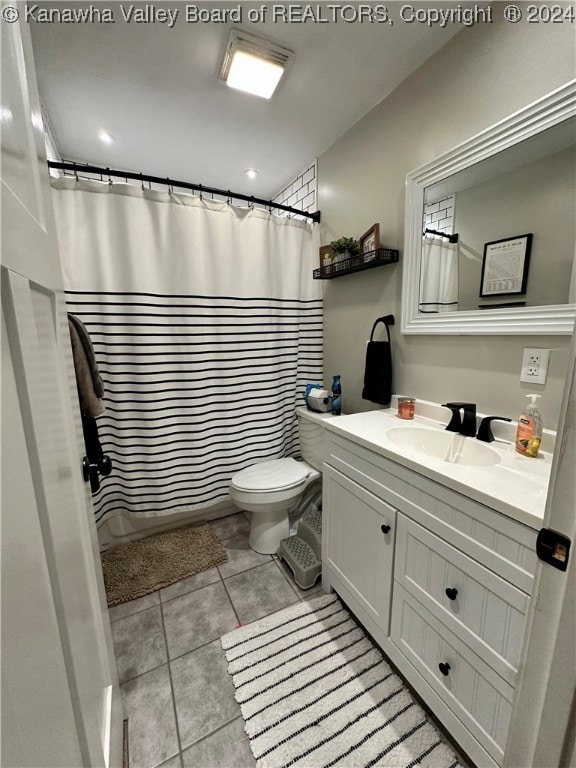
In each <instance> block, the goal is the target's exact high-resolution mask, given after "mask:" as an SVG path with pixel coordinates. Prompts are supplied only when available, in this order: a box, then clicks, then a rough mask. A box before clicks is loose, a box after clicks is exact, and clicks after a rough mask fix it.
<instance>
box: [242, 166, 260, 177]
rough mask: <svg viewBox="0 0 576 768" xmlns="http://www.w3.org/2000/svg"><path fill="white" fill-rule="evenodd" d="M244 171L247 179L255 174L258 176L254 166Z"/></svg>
mask: <svg viewBox="0 0 576 768" xmlns="http://www.w3.org/2000/svg"><path fill="white" fill-rule="evenodd" d="M244 173H245V174H246V176H248V178H249V179H255V178H256V176H258V171H257V170H255V169H254V168H248V170H247V171H244Z"/></svg>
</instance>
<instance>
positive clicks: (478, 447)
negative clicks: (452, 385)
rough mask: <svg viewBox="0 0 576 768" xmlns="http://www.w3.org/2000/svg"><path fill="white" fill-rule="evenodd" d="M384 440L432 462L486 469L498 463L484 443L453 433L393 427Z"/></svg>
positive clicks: (496, 456)
mask: <svg viewBox="0 0 576 768" xmlns="http://www.w3.org/2000/svg"><path fill="white" fill-rule="evenodd" d="M386 437H388V438H389V440H390V441H391V442H393V443H394V445H397V446H398V447H399V448H404V449H406V450H410V451H414V453H419V454H422V455H424V456H428V457H429V458H431V459H440V460H441V461H446V462H449V463H450V464H462V465H465V466H469V467H488V466H490V465H492V464H499V463H500V456H499V455H498V454H497V453H496V451H494V450H492V448H490V447H489V446H487V445H485V444H484V443H479V442H478V441H477V440H474V439H473V438H470V437H463V436H462V435H458V434H456V433H454V432H446V431H442V430H436V429H427V428H426V427H392V429H389V430H387V432H386Z"/></svg>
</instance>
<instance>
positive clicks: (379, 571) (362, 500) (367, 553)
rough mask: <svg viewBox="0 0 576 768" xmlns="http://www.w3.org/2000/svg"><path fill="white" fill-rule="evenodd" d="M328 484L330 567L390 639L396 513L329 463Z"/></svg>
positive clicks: (325, 503)
mask: <svg viewBox="0 0 576 768" xmlns="http://www.w3.org/2000/svg"><path fill="white" fill-rule="evenodd" d="M323 482H324V488H323V504H322V506H323V513H324V514H323V517H324V520H323V530H324V537H323V542H322V546H323V552H324V555H323V559H324V563H325V566H327V567H328V569H329V570H330V571H331V572H332V573H333V574H334V576H335V577H336V578H337V579H338V580H339V581H341V582H342V584H343V585H344V586H345V587H346V589H347V590H348V591H349V592H350V594H351V595H352V596H353V598H354V599H355V600H356V601H357V603H358V605H359V606H360V607H361V608H362V609H363V611H365V612H366V613H367V614H368V615H369V617H370V618H371V619H372V620H373V621H374V622H376V624H377V625H378V627H379V628H380V629H381V631H382V632H384V633H385V634H386V635H388V634H389V632H390V604H391V597H392V594H391V593H392V566H393V563H394V538H395V529H396V510H395V509H394V508H393V507H390V506H389V505H388V504H386V503H385V502H384V501H382V500H381V499H379V498H377V497H376V496H374V495H373V494H371V493H369V492H368V491H366V490H364V489H363V488H361V487H360V486H359V485H358V484H357V483H355V482H354V481H352V480H350V479H349V478H347V477H346V476H345V475H343V474H341V473H340V472H337V471H336V470H335V469H332V468H331V467H329V466H327V465H326V464H325V465H324V472H323Z"/></svg>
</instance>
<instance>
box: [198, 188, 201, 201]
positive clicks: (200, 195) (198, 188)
mask: <svg viewBox="0 0 576 768" xmlns="http://www.w3.org/2000/svg"><path fill="white" fill-rule="evenodd" d="M198 190H199V191H200V201H202V184H198Z"/></svg>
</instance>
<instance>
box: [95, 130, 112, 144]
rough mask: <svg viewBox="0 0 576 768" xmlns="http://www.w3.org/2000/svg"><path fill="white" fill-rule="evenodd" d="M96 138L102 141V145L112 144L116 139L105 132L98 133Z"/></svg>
mask: <svg viewBox="0 0 576 768" xmlns="http://www.w3.org/2000/svg"><path fill="white" fill-rule="evenodd" d="M98 138H99V139H100V141H103V142H104V144H114V142H115V141H116V139H115V138H114V136H112V135H111V134H110V133H108V132H107V131H98Z"/></svg>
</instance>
